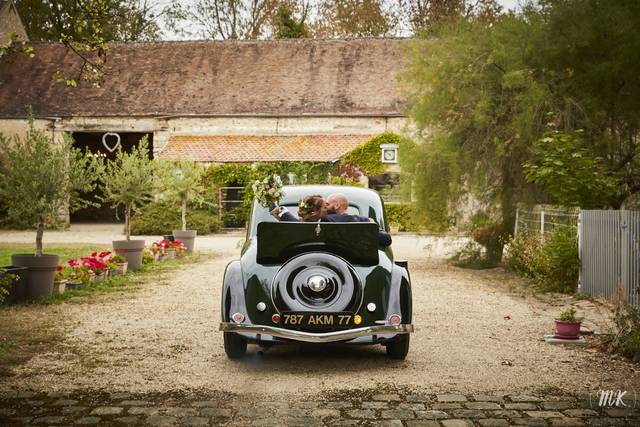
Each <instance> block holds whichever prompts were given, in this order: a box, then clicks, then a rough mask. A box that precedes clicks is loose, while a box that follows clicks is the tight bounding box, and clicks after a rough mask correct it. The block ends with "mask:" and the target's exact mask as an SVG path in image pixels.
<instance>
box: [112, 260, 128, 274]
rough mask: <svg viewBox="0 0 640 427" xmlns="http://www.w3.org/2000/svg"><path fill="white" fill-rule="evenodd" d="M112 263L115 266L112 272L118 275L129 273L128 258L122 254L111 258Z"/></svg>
mask: <svg viewBox="0 0 640 427" xmlns="http://www.w3.org/2000/svg"><path fill="white" fill-rule="evenodd" d="M111 263H112V264H113V268H112V269H111V274H113V275H114V276H117V275H119V274H127V265H128V263H127V260H126V258H125V257H123V256H122V255H116V256H114V257H113V258H111Z"/></svg>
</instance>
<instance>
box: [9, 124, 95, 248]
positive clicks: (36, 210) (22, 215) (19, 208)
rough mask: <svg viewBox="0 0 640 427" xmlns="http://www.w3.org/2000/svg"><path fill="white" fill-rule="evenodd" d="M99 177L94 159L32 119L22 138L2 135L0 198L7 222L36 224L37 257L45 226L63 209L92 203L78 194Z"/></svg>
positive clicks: (55, 218)
mask: <svg viewBox="0 0 640 427" xmlns="http://www.w3.org/2000/svg"><path fill="white" fill-rule="evenodd" d="M98 175H99V164H98V163H97V162H96V160H95V158H93V157H91V155H90V154H88V153H82V152H81V151H80V150H78V149H76V148H74V147H73V139H72V138H71V137H70V136H69V135H67V134H63V137H62V141H53V140H52V139H51V138H49V137H48V136H47V134H45V133H44V132H43V131H41V130H39V129H36V128H35V126H34V123H33V118H32V117H31V118H30V120H29V131H28V132H27V134H26V135H25V136H24V137H16V138H14V139H10V138H7V137H5V136H3V135H1V134H0V176H2V179H1V180H0V198H1V199H2V201H3V203H4V204H5V206H6V209H7V215H8V217H9V219H10V220H12V221H15V222H17V223H26V224H33V225H35V227H36V230H37V231H36V250H35V255H36V256H42V236H43V234H44V228H45V225H47V224H55V223H57V219H58V216H59V215H60V214H61V213H63V212H65V211H67V210H68V212H74V211H76V210H78V209H81V208H83V207H86V206H90V205H93V203H92V202H89V201H87V200H85V199H84V198H83V196H82V194H85V193H87V192H90V191H92V190H93V189H94V188H95V182H96V180H97V176H98Z"/></svg>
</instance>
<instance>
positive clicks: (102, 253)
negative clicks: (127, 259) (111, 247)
mask: <svg viewBox="0 0 640 427" xmlns="http://www.w3.org/2000/svg"><path fill="white" fill-rule="evenodd" d="M108 255H111V251H102V252H100V254H99V255H98V258H104V257H106V256H108Z"/></svg>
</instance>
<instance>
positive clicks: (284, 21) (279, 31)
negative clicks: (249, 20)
mask: <svg viewBox="0 0 640 427" xmlns="http://www.w3.org/2000/svg"><path fill="white" fill-rule="evenodd" d="M307 11H308V8H306V7H303V10H302V14H301V15H302V16H301V17H300V19H296V18H295V16H294V11H293V9H292V7H291V5H288V4H281V5H280V6H279V7H278V11H277V13H276V16H275V18H274V20H273V37H274V38H276V39H299V38H306V37H309V28H308V27H307V24H306V23H305V20H306V19H307Z"/></svg>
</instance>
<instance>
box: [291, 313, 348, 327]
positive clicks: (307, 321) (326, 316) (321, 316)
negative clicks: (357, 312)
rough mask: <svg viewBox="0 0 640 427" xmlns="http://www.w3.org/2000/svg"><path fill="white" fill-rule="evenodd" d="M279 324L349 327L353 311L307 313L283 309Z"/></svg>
mask: <svg viewBox="0 0 640 427" xmlns="http://www.w3.org/2000/svg"><path fill="white" fill-rule="evenodd" d="M280 324H281V325H282V326H285V327H287V328H309V329H312V328H317V329H331V328H337V329H339V328H349V327H351V326H353V325H354V323H353V313H349V312H338V313H308V312H296V311H285V312H284V313H282V316H281V317H280Z"/></svg>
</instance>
